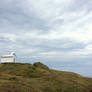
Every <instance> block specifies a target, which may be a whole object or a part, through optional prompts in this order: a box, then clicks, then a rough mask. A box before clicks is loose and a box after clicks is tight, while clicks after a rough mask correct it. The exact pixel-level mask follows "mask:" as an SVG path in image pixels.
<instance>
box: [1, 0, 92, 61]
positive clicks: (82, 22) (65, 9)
mask: <svg viewBox="0 0 92 92" xmlns="http://www.w3.org/2000/svg"><path fill="white" fill-rule="evenodd" d="M91 3H92V1H91V0H89V1H86V0H81V1H79V0H61V1H60V0H53V2H52V0H44V1H43V0H39V1H36V0H26V1H25V0H20V1H19V0H7V1H6V0H0V13H1V14H0V21H1V22H0V44H1V47H2V48H1V50H2V52H1V54H2V53H7V52H9V51H15V52H17V53H19V55H21V54H22V56H25V55H27V56H30V55H38V56H43V58H45V57H46V56H45V54H46V55H47V54H48V55H47V56H50V55H51V59H52V61H53V60H55V58H56V60H57V58H58V57H57V56H59V58H58V61H60V60H61V59H62V60H69V59H67V58H71V59H75V58H81V57H82V58H83V55H84V53H86V54H87V57H89V56H88V55H89V54H90V53H91V51H90V50H89V49H87V47H88V46H91V42H92V37H91V34H92V22H91V17H92V12H91V7H90V4H91ZM4 46H7V47H4ZM3 51H4V52H3ZM19 51H20V52H19ZM89 51H90V52H89ZM52 56H54V57H52ZM55 56H56V57H55ZM84 56H85V55H84ZM66 57H67V58H66Z"/></svg>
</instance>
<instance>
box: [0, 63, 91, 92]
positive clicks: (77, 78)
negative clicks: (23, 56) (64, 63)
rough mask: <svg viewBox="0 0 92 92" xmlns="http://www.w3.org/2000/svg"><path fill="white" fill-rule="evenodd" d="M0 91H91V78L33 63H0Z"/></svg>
mask: <svg viewBox="0 0 92 92" xmlns="http://www.w3.org/2000/svg"><path fill="white" fill-rule="evenodd" d="M0 92H92V79H91V78H86V77H83V76H81V75H79V74H76V73H72V72H64V71H57V70H52V69H49V68H48V67H47V66H46V65H44V64H42V63H40V62H38V63H35V64H33V65H32V64H22V63H10V64H9V63H8V64H0Z"/></svg>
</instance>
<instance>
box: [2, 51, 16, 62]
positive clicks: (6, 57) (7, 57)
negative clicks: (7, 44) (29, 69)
mask: <svg viewBox="0 0 92 92" xmlns="http://www.w3.org/2000/svg"><path fill="white" fill-rule="evenodd" d="M14 62H16V54H15V52H11V54H9V55H2V56H1V63H14Z"/></svg>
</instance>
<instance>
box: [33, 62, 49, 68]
mask: <svg viewBox="0 0 92 92" xmlns="http://www.w3.org/2000/svg"><path fill="white" fill-rule="evenodd" d="M33 66H35V67H39V68H42V69H49V68H48V67H47V66H46V65H44V64H42V63H41V62H36V63H34V64H33Z"/></svg>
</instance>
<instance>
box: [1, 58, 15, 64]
mask: <svg viewBox="0 0 92 92" xmlns="http://www.w3.org/2000/svg"><path fill="white" fill-rule="evenodd" d="M8 62H14V58H1V63H8Z"/></svg>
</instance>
